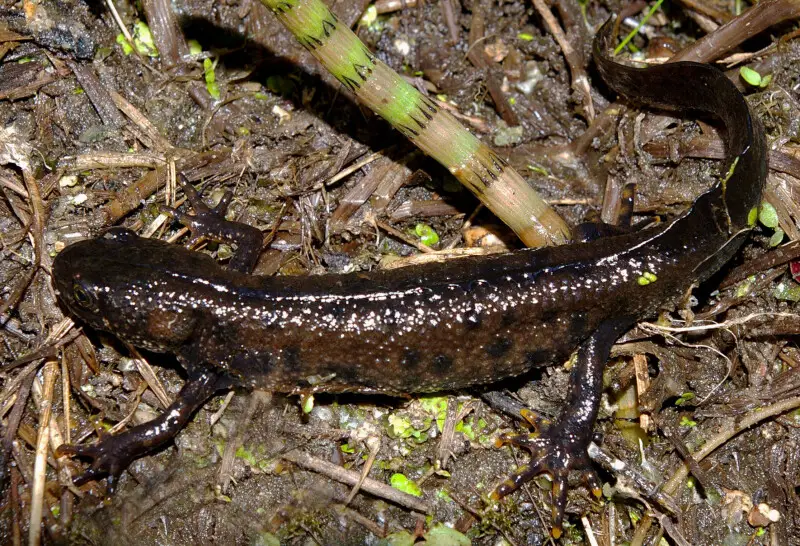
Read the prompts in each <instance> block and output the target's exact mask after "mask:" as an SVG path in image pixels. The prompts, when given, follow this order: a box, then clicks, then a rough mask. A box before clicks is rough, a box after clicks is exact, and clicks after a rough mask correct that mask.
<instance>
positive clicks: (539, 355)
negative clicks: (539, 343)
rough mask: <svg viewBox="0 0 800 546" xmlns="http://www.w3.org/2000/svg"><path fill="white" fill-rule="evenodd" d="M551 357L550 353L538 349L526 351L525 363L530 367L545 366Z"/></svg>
mask: <svg viewBox="0 0 800 546" xmlns="http://www.w3.org/2000/svg"><path fill="white" fill-rule="evenodd" d="M551 358H552V355H551V354H550V351H547V350H545V349H538V350H536V351H528V352H527V353H525V362H526V363H527V364H528V366H530V367H538V366H546V365H548V364H550V360H551Z"/></svg>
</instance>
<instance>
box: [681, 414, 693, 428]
mask: <svg viewBox="0 0 800 546" xmlns="http://www.w3.org/2000/svg"><path fill="white" fill-rule="evenodd" d="M681 426H682V427H689V428H693V427H696V426H697V421H692V420H691V419H689V418H688V417H686V416H685V415H684V416H683V417H681Z"/></svg>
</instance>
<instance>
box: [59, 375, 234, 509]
mask: <svg viewBox="0 0 800 546" xmlns="http://www.w3.org/2000/svg"><path fill="white" fill-rule="evenodd" d="M227 386H228V382H227V381H225V380H223V379H221V378H220V377H219V376H218V375H216V374H213V373H203V374H198V375H196V376H194V377H190V378H189V379H187V380H186V383H185V384H184V385H183V388H182V389H181V391H180V392H179V393H178V395H177V396H176V397H175V401H174V402H173V403H172V404H170V405H169V407H168V408H166V409H165V410H164V412H163V413H162V414H161V415H160V416H158V417H157V418H155V419H153V420H152V421H148V422H147V423H144V424H141V425H138V426H135V427H133V428H131V429H129V430H126V431H125V432H123V433H121V434H117V435H115V436H111V435H109V434H106V435H103V436H101V437H100V439H99V440H98V441H97V442H96V443H94V444H90V445H67V444H63V445H61V446H59V448H58V449H57V450H56V457H63V456H64V455H77V456H78V457H87V458H89V459H92V465H91V466H90V467H89V469H88V470H87V471H86V472H84V473H83V474H81V475H80V476H78V477H76V478H74V479H73V483H75V485H78V486H80V485H83V484H85V483H87V482H89V481H92V480H97V479H100V478H102V477H103V476H108V489H107V491H108V494H109V495H111V494H113V493H114V490H115V489H116V486H117V480H118V478H119V476H120V474H122V472H123V471H124V470H125V469H126V468H128V466H129V465H130V464H131V463H132V462H133V461H134V460H136V459H138V458H139V457H141V456H143V455H146V454H147V453H150V452H152V451H155V450H157V449H158V448H160V447H162V446H164V445H165V444H167V443H168V442H169V441H170V440H172V439H173V438H174V437H175V435H177V434H178V432H180V431H181V430H182V429H183V427H185V426H186V424H187V423H188V422H189V420H190V418H191V417H192V415H193V414H194V412H195V411H197V410H198V409H199V408H200V407H201V406H202V405H203V404H205V402H206V400H208V399H209V398H210V397H211V396H212V395H213V394H214V393H215V392H217V391H218V390H220V389H222V388H226V387H227Z"/></svg>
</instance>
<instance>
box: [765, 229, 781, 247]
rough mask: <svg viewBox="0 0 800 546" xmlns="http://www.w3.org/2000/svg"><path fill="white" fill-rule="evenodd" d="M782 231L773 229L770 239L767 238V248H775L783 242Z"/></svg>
mask: <svg viewBox="0 0 800 546" xmlns="http://www.w3.org/2000/svg"><path fill="white" fill-rule="evenodd" d="M783 235H784V233H783V230H782V229H781V228H775V233H773V234H772V237H770V238H769V246H770V247H776V246H778V245H779V244H781V243H782V242H783Z"/></svg>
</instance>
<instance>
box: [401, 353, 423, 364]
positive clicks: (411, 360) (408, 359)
mask: <svg viewBox="0 0 800 546" xmlns="http://www.w3.org/2000/svg"><path fill="white" fill-rule="evenodd" d="M421 360H422V355H421V354H419V351H417V350H415V349H406V350H405V351H403V359H402V360H401V361H400V363H401V364H402V365H403V366H404V367H406V368H416V367H417V366H419V363H420V361H421Z"/></svg>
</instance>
